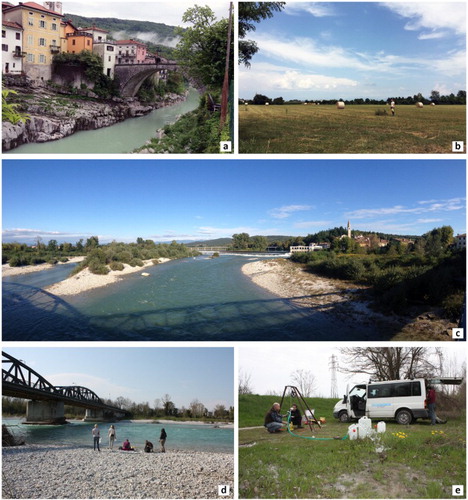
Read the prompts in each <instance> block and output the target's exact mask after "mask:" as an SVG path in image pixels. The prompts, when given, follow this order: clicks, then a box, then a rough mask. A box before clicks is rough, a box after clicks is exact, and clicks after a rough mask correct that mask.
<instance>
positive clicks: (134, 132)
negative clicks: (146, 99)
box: [7, 88, 200, 154]
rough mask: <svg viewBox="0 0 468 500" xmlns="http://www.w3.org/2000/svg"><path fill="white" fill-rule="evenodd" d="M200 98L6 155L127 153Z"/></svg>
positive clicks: (195, 96) (195, 95)
mask: <svg viewBox="0 0 468 500" xmlns="http://www.w3.org/2000/svg"><path fill="white" fill-rule="evenodd" d="M199 97H200V94H199V93H198V92H197V91H196V90H195V89H193V88H191V89H190V90H189V93H188V96H187V99H186V100H185V101H182V102H179V103H177V104H174V105H173V106H167V107H164V108H159V109H155V110H154V111H152V112H151V113H149V114H147V115H145V116H141V117H138V118H131V119H128V120H125V121H123V122H119V123H116V124H115V125H112V126H110V127H104V128H100V129H97V130H84V131H81V132H76V133H75V134H73V135H70V136H68V137H65V138H63V139H60V140H58V141H49V142H44V143H30V144H23V145H22V146H19V147H17V148H15V149H12V150H11V151H7V154H29V153H44V154H49V153H76V154H82V153H130V152H132V151H133V150H134V149H136V148H139V147H141V146H143V145H144V144H145V142H146V141H148V140H149V139H151V138H153V137H156V131H157V130H158V129H160V128H163V127H164V126H165V125H167V124H171V123H174V122H176V121H177V118H178V117H179V115H183V114H185V113H188V112H189V111H193V110H194V109H196V108H197V107H198V103H199Z"/></svg>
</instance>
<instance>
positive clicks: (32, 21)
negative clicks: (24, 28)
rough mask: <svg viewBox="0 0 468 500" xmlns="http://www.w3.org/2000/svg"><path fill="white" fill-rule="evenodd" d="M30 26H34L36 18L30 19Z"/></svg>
mask: <svg viewBox="0 0 468 500" xmlns="http://www.w3.org/2000/svg"><path fill="white" fill-rule="evenodd" d="M28 25H29V26H34V18H32V17H29V18H28Z"/></svg>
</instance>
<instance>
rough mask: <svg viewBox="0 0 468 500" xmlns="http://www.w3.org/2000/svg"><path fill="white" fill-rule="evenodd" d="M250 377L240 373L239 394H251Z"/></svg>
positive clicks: (247, 374) (248, 374)
mask: <svg viewBox="0 0 468 500" xmlns="http://www.w3.org/2000/svg"><path fill="white" fill-rule="evenodd" d="M251 378H252V375H251V374H250V373H245V372H243V371H241V372H240V373H239V388H238V392H239V394H252V382H251V380H250V379H251Z"/></svg>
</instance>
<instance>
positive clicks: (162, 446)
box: [159, 429, 167, 453]
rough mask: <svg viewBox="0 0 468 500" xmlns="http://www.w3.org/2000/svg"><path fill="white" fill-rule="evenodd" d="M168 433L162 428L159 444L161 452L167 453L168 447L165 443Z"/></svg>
mask: <svg viewBox="0 0 468 500" xmlns="http://www.w3.org/2000/svg"><path fill="white" fill-rule="evenodd" d="M166 438H167V434H166V431H165V430H164V429H162V430H161V435H160V436H159V444H160V445H161V453H166V448H164V444H165V443H166Z"/></svg>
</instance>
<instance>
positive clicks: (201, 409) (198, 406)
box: [190, 399, 205, 417]
mask: <svg viewBox="0 0 468 500" xmlns="http://www.w3.org/2000/svg"><path fill="white" fill-rule="evenodd" d="M190 411H191V412H192V417H203V415H204V413H205V405H204V404H203V403H200V401H198V399H194V400H193V401H191V403H190Z"/></svg>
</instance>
